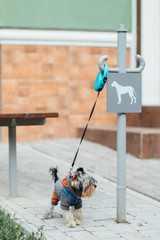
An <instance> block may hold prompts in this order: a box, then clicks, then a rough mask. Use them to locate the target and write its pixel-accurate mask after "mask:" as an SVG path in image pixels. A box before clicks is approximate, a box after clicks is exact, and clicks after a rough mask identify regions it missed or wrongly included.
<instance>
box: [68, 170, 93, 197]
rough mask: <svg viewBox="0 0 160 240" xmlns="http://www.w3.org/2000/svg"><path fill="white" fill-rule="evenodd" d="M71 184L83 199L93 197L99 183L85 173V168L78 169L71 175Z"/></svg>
mask: <svg viewBox="0 0 160 240" xmlns="http://www.w3.org/2000/svg"><path fill="white" fill-rule="evenodd" d="M70 182H71V186H72V187H73V188H75V189H76V190H77V191H78V192H80V195H81V197H91V196H92V194H93V193H94V191H95V189H96V187H97V181H96V180H95V179H94V178H93V177H91V176H89V175H88V174H87V173H86V172H84V170H83V168H78V169H77V171H75V172H73V173H72V174H71V175H70Z"/></svg>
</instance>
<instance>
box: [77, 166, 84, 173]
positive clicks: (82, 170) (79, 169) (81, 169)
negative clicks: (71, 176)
mask: <svg viewBox="0 0 160 240" xmlns="http://www.w3.org/2000/svg"><path fill="white" fill-rule="evenodd" d="M77 172H82V173H85V172H84V169H83V168H82V167H79V168H77Z"/></svg>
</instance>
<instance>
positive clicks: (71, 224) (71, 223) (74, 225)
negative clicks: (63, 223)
mask: <svg viewBox="0 0 160 240" xmlns="http://www.w3.org/2000/svg"><path fill="white" fill-rule="evenodd" d="M67 226H68V227H69V228H75V227H76V226H77V225H76V223H75V222H74V221H72V222H69V223H68V224H67Z"/></svg>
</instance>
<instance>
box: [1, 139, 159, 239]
mask: <svg viewBox="0 0 160 240" xmlns="http://www.w3.org/2000/svg"><path fill="white" fill-rule="evenodd" d="M78 144H79V139H58V140H54V141H37V142H28V143H18V144H17V158H18V197H17V198H10V197H9V196H8V190H9V185H8V144H6V143H0V205H2V206H3V207H5V208H6V209H7V210H8V211H9V212H10V213H11V214H16V218H17V219H18V221H19V222H21V224H22V226H23V227H24V228H25V229H26V230H27V231H29V232H32V231H37V229H38V228H39V227H41V226H43V233H44V235H45V237H46V238H47V239H48V240H51V239H53V240H54V239H55V240H59V239H61V240H63V239H64V240H68V239H70V240H79V239H84V240H85V239H86V240H89V239H92V240H94V239H101V240H102V239H103V240H112V239H113V240H118V239H119V240H120V239H121V240H122V239H124V240H135V239H137V240H140V239H147V240H150V239H151V240H153V239H154V240H159V239H160V174H159V173H160V160H153V159H152V160H139V159H136V158H135V157H133V156H131V155H127V171H126V182H127V186H128V188H127V199H126V200H127V216H126V220H127V221H128V223H125V224H117V223H116V222H115V218H116V183H115V181H116V152H115V151H113V150H111V149H109V148H107V147H104V146H101V145H99V144H95V143H92V142H88V141H84V143H83V144H82V147H81V150H80V153H79V155H78V158H77V161H76V166H75V169H76V167H79V166H82V167H84V169H85V170H87V171H89V172H91V173H92V175H94V177H95V178H96V179H97V181H98V187H97V189H96V192H95V194H94V196H93V197H92V198H90V199H87V198H86V199H83V220H82V225H80V226H78V227H76V228H67V227H66V226H65V223H64V220H63V218H62V216H61V209H60V208H59V207H57V208H56V209H55V211H56V212H55V218H53V219H51V220H44V219H43V215H44V213H45V212H46V211H47V209H48V207H49V204H50V198H51V195H52V190H53V183H52V179H51V177H50V175H49V173H48V169H49V167H50V166H58V169H59V175H60V176H62V177H64V176H65V175H66V174H67V172H68V171H69V168H70V164H71V162H72V159H73V157H74V154H75V152H76V149H77V147H78ZM138 192H140V193H138Z"/></svg>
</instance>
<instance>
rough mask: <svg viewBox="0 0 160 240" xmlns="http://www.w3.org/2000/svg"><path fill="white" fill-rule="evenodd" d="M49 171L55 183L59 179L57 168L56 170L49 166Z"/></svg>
mask: <svg viewBox="0 0 160 240" xmlns="http://www.w3.org/2000/svg"><path fill="white" fill-rule="evenodd" d="M49 172H50V173H51V176H52V179H53V180H54V182H55V183H56V182H57V180H58V179H59V177H58V174H57V173H58V170H57V168H52V167H51V168H50V169H49Z"/></svg>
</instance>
